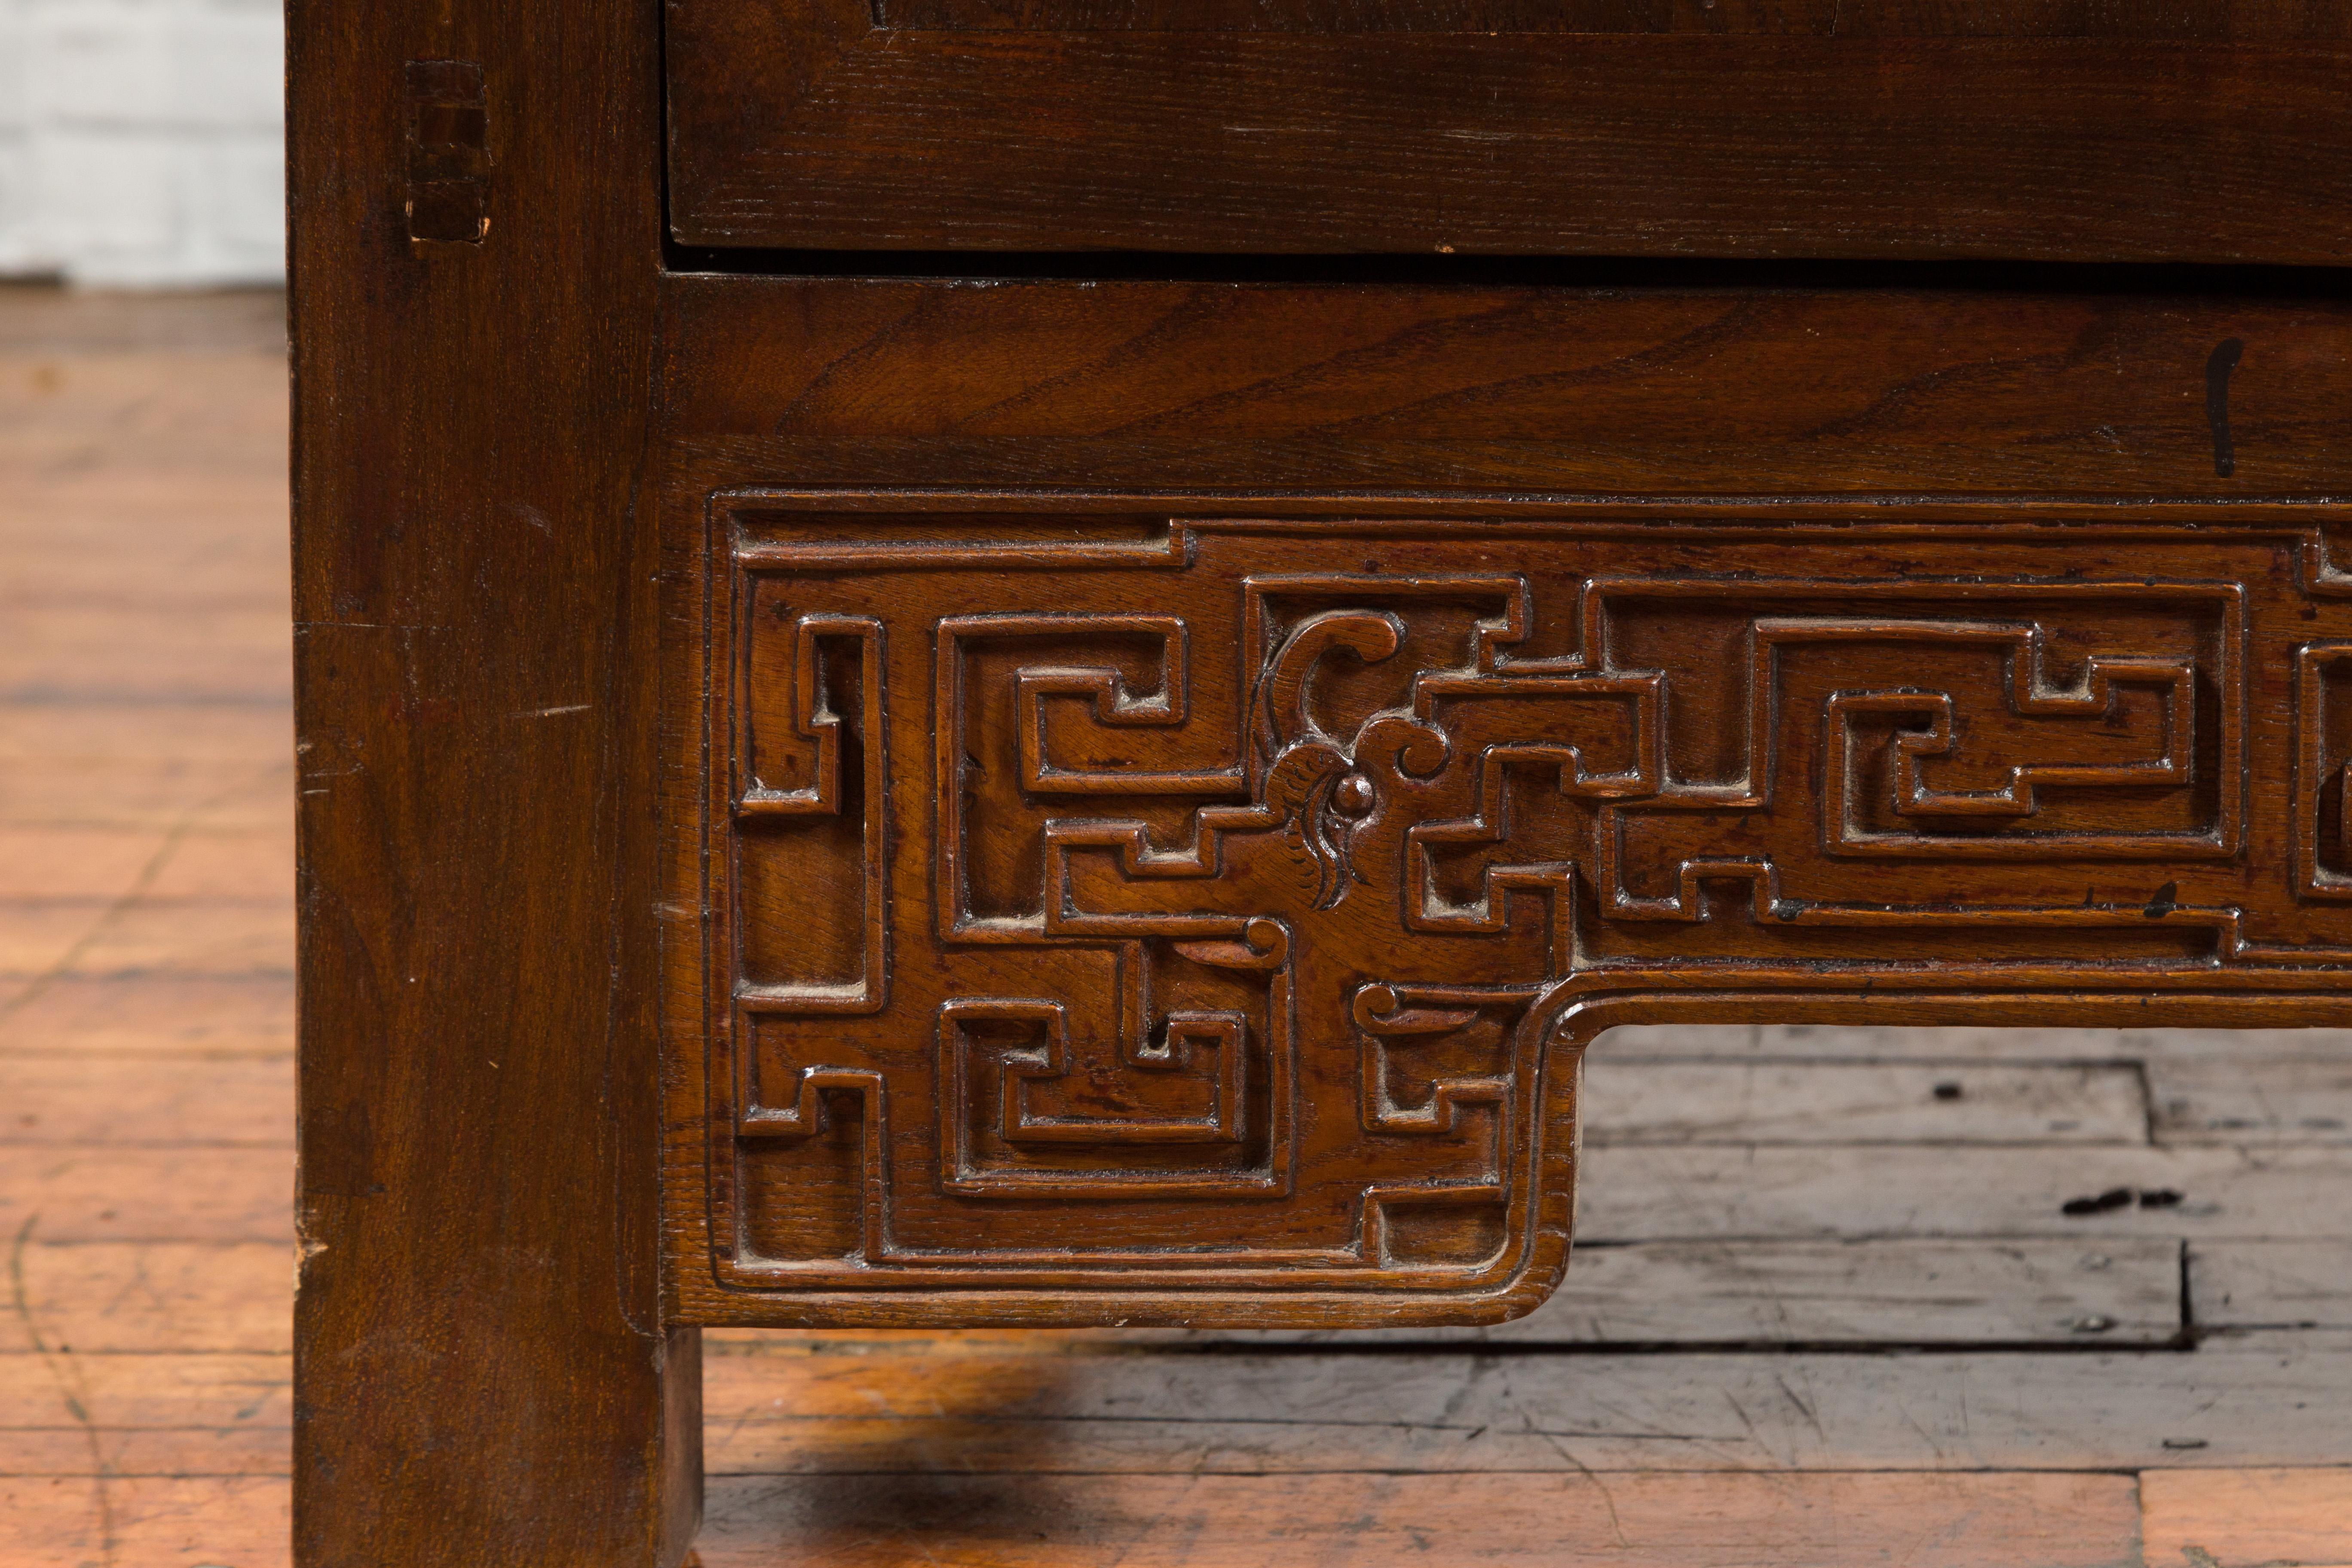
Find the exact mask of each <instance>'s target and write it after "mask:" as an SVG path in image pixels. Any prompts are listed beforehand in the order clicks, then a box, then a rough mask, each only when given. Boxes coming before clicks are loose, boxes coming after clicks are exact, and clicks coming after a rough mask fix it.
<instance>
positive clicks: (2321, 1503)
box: [2140, 1468, 2352, 1568]
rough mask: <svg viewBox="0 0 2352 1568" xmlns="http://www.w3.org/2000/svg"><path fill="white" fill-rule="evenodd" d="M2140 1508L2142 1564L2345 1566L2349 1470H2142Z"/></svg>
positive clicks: (2351, 1533)
mask: <svg viewBox="0 0 2352 1568" xmlns="http://www.w3.org/2000/svg"><path fill="white" fill-rule="evenodd" d="M2140 1505H2141V1509H2142V1516H2141V1517H2142V1523H2141V1533H2142V1547H2141V1550H2142V1552H2143V1553H2144V1554H2145V1556H2146V1559H2147V1562H2148V1563H2192V1564H2195V1565H2196V1568H2208V1565H2215V1568H2256V1565H2257V1564H2263V1563H2309V1564H2311V1565H2312V1568H2323V1565H2326V1564H2338V1563H2352V1469H2345V1468H2318V1469H2280V1470H2149V1471H2147V1472H2146V1473H2144V1474H2142V1475H2141V1477H2140Z"/></svg>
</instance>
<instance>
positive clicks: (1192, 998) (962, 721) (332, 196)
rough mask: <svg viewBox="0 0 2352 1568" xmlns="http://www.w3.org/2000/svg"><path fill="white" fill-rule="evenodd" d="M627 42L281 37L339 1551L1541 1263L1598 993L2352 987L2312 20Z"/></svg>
mask: <svg viewBox="0 0 2352 1568" xmlns="http://www.w3.org/2000/svg"><path fill="white" fill-rule="evenodd" d="M1964 9H1965V15H1963V14H1962V13H1963V10H1964ZM666 25H667V56H666V57H665V56H664V54H663V52H662V46H663V44H664V39H665V32H664V27H665V21H664V18H663V17H661V16H657V15H656V13H655V11H654V10H653V8H652V7H651V6H649V5H644V6H626V5H620V6H606V7H596V8H589V9H585V10H583V9H582V8H580V7H578V6H576V5H557V4H554V3H552V0H502V3H501V4H500V5H495V6H492V7H490V8H488V9H487V10H483V11H480V12H478V13H475V14H469V15H468V16H465V17H462V18H460V17H455V16H446V15H444V14H443V13H442V12H440V11H439V10H438V9H437V8H435V7H427V6H423V5H407V4H398V5H385V6H379V7H373V8H370V9H368V10H367V11H365V12H364V13H352V12H350V11H348V10H337V11H332V12H331V11H330V10H329V9H328V8H324V7H319V6H314V5H298V6H297V7H296V9H295V12H294V16H293V30H292V34H291V37H292V46H293V61H294V70H295V78H294V93H293V100H292V101H293V104H294V125H295V152H294V193H295V194H294V220H295V229H294V234H295V238H294V258H295V277H296V311H297V367H298V373H299V397H300V420H299V426H298V449H297V458H296V475H297V486H298V489H297V495H298V513H297V592H298V616H299V623H300V624H299V629H298V650H299V653H298V658H299V698H300V736H299V744H300V746H301V748H302V750H301V756H302V768H303V776H304V784H303V791H302V812H303V815H302V852H303V884H302V900H303V904H302V907H303V912H304V920H303V928H302V943H303V947H302V975H303V993H302V1006H303V1028H304V1043H303V1051H304V1058H303V1069H302V1071H303V1077H302V1084H303V1102H302V1114H303V1138H304V1142H303V1168H302V1176H301V1200H300V1202H301V1211H300V1212H301V1221H302V1227H303V1233H304V1236H305V1238H306V1247H305V1264H304V1287H303V1292H302V1297H301V1306H300V1340H301V1346H302V1350H301V1363H300V1372H299V1375H300V1380H301V1384H302V1388H301V1390H300V1401H299V1409H300V1414H299V1420H300V1435H299V1451H298V1460H297V1462H298V1468H299V1500H298V1519H297V1541H298V1548H299V1557H300V1560H301V1561H302V1562H304V1563H307V1564H310V1565H313V1568H326V1565H329V1564H335V1565H341V1564H359V1563H366V1564H369V1565H371V1568H382V1565H386V1564H403V1565H405V1564H412V1563H414V1564H440V1563H451V1564H456V1563H465V1564H467V1565H468V1568H476V1565H480V1564H487V1563H518V1564H520V1563H549V1562H562V1563H582V1564H592V1563H593V1564H606V1563H610V1564H623V1563H628V1564H652V1563H675V1562H677V1560H678V1558H679V1556H680V1555H681V1554H682V1553H683V1552H684V1551H685V1549H686V1545H687V1542H688V1540H689V1539H690V1536H691V1532H692V1529H693V1523H694V1501H693V1499H694V1488H695V1482H696V1474H697V1464H696V1452H697V1433H696V1427H697V1423H698V1411H697V1407H696V1404H695V1398H696V1372H695V1356H696V1339H695V1334H696V1331H697V1330H698V1327H700V1326H702V1325H708V1324H730V1323H731V1324H744V1323H751V1324H757V1323H778V1324H782V1323H843V1324H881V1325H890V1324H898V1325H933V1326H944V1325H952V1324H961V1323H992V1322H1028V1323H1084V1322H1106V1321H1118V1322H1130V1323H1143V1322H1163V1323H1190V1324H1211V1323H1222V1324H1236V1325H1245V1326H1266V1325H1299V1324H1307V1325H1315V1326H1323V1327H1349V1326H1365V1325H1372V1324H1385V1325H1396V1324H1414V1323H1428V1324H1435V1323H1458V1322H1471V1321H1494V1320H1496V1319H1497V1318H1500V1317H1503V1316H1506V1315H1509V1314H1511V1313H1514V1312H1517V1311H1521V1310H1526V1309H1527V1308H1528V1307H1529V1306H1531V1305H1533V1304H1534V1303H1535V1302H1536V1301H1538V1300H1540V1299H1541V1297H1542V1295H1543V1294H1544V1292H1545V1291H1546V1290H1547V1289H1549V1287H1550V1285H1551V1284H1552V1283H1554V1282H1555V1281H1556V1279H1558V1277H1559V1271H1560V1268H1561V1267H1562V1265H1563V1263H1564V1261H1565V1258H1566V1247H1567V1239H1568V1230H1569V1220H1570V1211H1571V1207H1572V1198H1573V1192H1574V1184H1575V1178H1576V1142H1575V1124H1576V1121H1575V1119H1576V1103H1575V1091H1576V1083H1577V1067H1578V1060H1579V1057H1580V1052H1581V1050H1582V1048H1583V1046H1584V1044H1585V1043H1586V1042H1587V1041H1588V1040H1590V1039H1591V1037H1592V1036H1593V1035H1594V1034H1595V1033H1597V1032H1598V1031H1599V1030H1601V1028H1604V1027H1606V1026H1610V1025H1612V1024H1614V1023H1621V1022H1644V1023H1666V1024H1672V1023H1676V1022H1685V1021H1717V1022H1721V1021H1749V1022H1769V1021H1810V1022H1884V1023H1919V1022H1970V1021H1973V1022H1983V1023H2028V1024H2032V1023H2054V1022H2088V1023H2102V1022H2117V1021H2125V1020H2128V1021H2131V1022H2134V1023H2150V1024H2153V1023H2184V1024H2197V1025H2203V1026H2237V1025H2256V1024H2259V1025H2268V1026H2283V1025H2294V1024H2303V1023H2314V1022H2322V1021H2334V1022H2338V1023H2340V1022H2341V1021H2342V1018H2343V1012H2344V1006H2343V1003H2342V1002H2341V1001H2340V997H2341V996H2342V994H2343V993H2342V978H2343V974H2344V972H2345V966H2346V964H2347V962H2352V893H2347V889H2352V842H2347V831H2352V830H2348V829H2347V821H2352V816H2347V796H2346V784H2345V778H2346V769H2347V757H2352V586H2347V584H2352V541H2347V540H2345V539H2344V538H2343V537H2342V535H2343V533H2344V531H2345V519H2344V517H2343V515H2342V510H2343V501H2342V498H2343V497H2345V496H2346V495H2347V494H2352V463H2347V451H2352V447H2347V435H2352V426H2347V422H2348V421H2352V301H2347V298H2346V295H2345V291H2344V289H2342V287H2341V285H2340V282H2339V280H2338V278H2337V275H2336V274H2335V273H2334V272H2332V271H2328V270H2326V269H2325V268H2310V269H2303V270H2297V269H2290V268H2286V267H2284V266H2283V265H2281V264H2286V263H2332V262H2335V261H2337V260H2340V259H2342V252H2343V250H2344V245H2345V235H2346V227H2345V219H2346V208H2345V205H2344V197H2343V191H2342V183H2341V181H2340V179H2338V178H2336V175H2335V171H2336V169H2338V168H2339V167H2340V165H2341V162H2342V158H2341V153H2342V152H2343V149H2341V148H2339V147H2337V146H2336V142H2337V141H2340V140H2341V138H2342V136H2343V134H2344V132H2343V131H2342V124H2343V123H2344V119H2345V117H2344V115H2343V114H2342V112H2341V107H2342V106H2341V104H2340V102H2339V100H2340V97H2341V93H2342V88H2341V83H2340V79H2341V78H2342V75H2343V72H2342V69H2341V67H2342V64H2343V63H2344V62H2343V58H2342V56H2341V55H2340V53H2339V52H2338V51H2339V50H2340V49H2341V48H2342V47H2344V40H2345V37H2346V35H2347V30H2352V27H2348V26H2347V13H2346V12H2344V11H2343V10H2342V8H2340V7H2336V6H2332V5H2309V6H2284V5H2280V6H2273V5H2218V4H2217V5H2199V6H2192V7H2186V8H2183V7H2174V8H2173V10H2172V11H2171V12H2168V14H2167V16H2166V17H2165V18H2163V19H2161V21H2160V22H2153V23H2152V22H2148V21H2147V20H2146V19H2144V18H2139V17H2136V16H2125V15H2124V13H2123V9H2122V8H2120V7H2107V6H2101V5H2046V6H2044V5H2022V4H2021V5H2011V6H2001V7H1992V8H1980V7H1978V8H1958V7H1941V6H1929V5H1892V4H1889V5H1880V6H1863V7H1859V8H1857V7H1855V6H1853V5H1851V4H1850V3H1849V4H1848V5H1845V6H1843V7H1834V6H1813V5H1807V4H1802V3H1791V4H1788V5H1732V4H1730V3H1729V0H1725V3H1724V4H1721V5H1717V6H1713V7H1696V6H1692V7H1685V6H1681V5H1654V6H1652V5H1623V6H1602V5H1569V6H1567V7H1565V8H1558V7H1555V8H1546V9H1544V10H1543V11H1542V13H1541V14H1540V15H1538V14H1536V13H1534V12H1529V11H1526V10H1525V9H1524V8H1522V9H1520V10H1513V9H1512V8H1511V7H1510V6H1509V5H1500V6H1499V7H1488V8H1486V9H1483V10H1482V9H1480V8H1479V7H1477V6H1475V5H1471V6H1468V7H1463V6H1454V5H1448V6H1433V5H1404V4H1398V5H1378V4H1366V5H1360V6H1353V7H1349V6H1334V7H1320V6H1286V5H1265V6H1258V5H1248V6H1244V5H1227V6H1223V7H1221V6H1219V5H1205V6H1201V7H1189V6H1188V7H1181V8H1175V9H1170V8H1166V7H1162V8H1159V9H1155V8H1153V7H1152V6H1151V5H1142V4H1139V5H1132V6H1109V5H1093V4H1079V3H1075V0H1073V3H1070V4H1061V3H1059V0H1046V3H1040V4H1037V5H1005V6H993V5H983V4H966V3H964V0H906V3H904V4H901V3H900V0H885V3H884V4H883V5H880V6H879V7H878V8H874V9H870V10H869V8H868V7H866V6H864V5H859V6H855V7H849V8H846V9H843V8H840V7H835V6H831V5H826V4H824V3H822V0H775V3H773V4H767V5H753V4H751V3H749V0H675V3H674V4H673V5H672V6H671V8H670V11H669V14H668V16H667V24H666ZM665 58H666V59H667V65H666V67H665V66H664V65H663V63H662V62H663V60H664V59H665ZM665 178H666V181H667V183H666V184H665ZM1105 249H1112V250H1118V251H1122V252H1125V253H1126V254H1122V255H1117V256H1103V255H1097V254H1093V253H1096V252H1099V251H1102V250H1105ZM1449 250H1450V251H1452V252H1454V255H1452V256H1450V257H1449V256H1445V255H1443V254H1440V253H1442V252H1445V251H1449ZM1007 252H1018V253H1023V254H1020V255H1012V256H1008V255H1007V254H1006V253H1007ZM1475 252H1490V253H1509V254H1510V255H1511V256H1513V257H1516V258H1518V259H1515V260H1501V259H1496V258H1493V257H1486V258H1480V257H1477V256H1475V255H1473V254H1472V253H1475ZM1209 253H1227V254H1224V255H1211V254H1209ZM1339 253H1354V254H1350V255H1347V256H1341V255H1340V254H1339ZM1580 255H1587V256H1610V257H1614V258H1617V259H1614V260H1606V261H1601V260H1586V261H1579V260H1575V259H1573V258H1576V257H1578V256H1580ZM1685 255H1696V256H1698V257H1703V258H1714V259H1711V260H1706V261H1688V260H1673V259H1668V258H1672V257H1676V256H1685ZM1763 258H1799V259H1794V260H1780V261H1769V260H1766V259H1763ZM1868 258H1876V259H1875V260H1869V259H1868ZM1888 258H1929V259H1927V260H1924V261H1916V262H1897V261H1893V260H1890V259H1888ZM1967 258H1995V259H1994V261H1993V262H1992V263H1990V264H1987V265H1984V266H1973V265H1967V264H1965V263H1966V261H1967ZM2061 260H2063V261H2064V262H2067V263H2070V264H2072V263H2085V264H2088V263H2095V264H2096V265H2095V266H2086V265H2064V266H2061V265H2055V264H2054V263H2055V262H2058V261H2061ZM2158 260H2165V261H2181V260H2194V261H2200V262H2217V261H2231V262H2239V263H2260V264H2263V265H2259V266H2244V267H2239V268H2214V267H2203V268H2153V267H2144V266H2138V265H2133V264H2137V263H2145V262H2151V261H2158Z"/></svg>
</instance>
